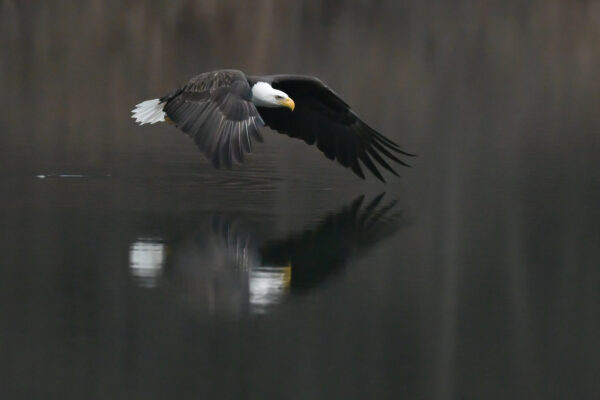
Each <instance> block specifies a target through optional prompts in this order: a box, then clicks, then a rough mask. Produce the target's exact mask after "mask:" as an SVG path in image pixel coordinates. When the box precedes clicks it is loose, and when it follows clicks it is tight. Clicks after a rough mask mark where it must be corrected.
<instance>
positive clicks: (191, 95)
mask: <svg viewBox="0 0 600 400" xmlns="http://www.w3.org/2000/svg"><path fill="white" fill-rule="evenodd" d="M251 98H252V91H251V89H250V85H249V84H248V81H247V80H246V76H245V75H244V73H242V72H241V71H235V70H222V71H214V72H207V73H204V74H201V75H198V76H195V77H193V78H192V79H190V81H189V82H188V83H187V84H186V85H185V86H184V87H182V88H181V89H179V90H177V91H176V92H175V93H173V94H171V95H169V96H165V97H164V98H162V99H160V101H161V102H162V101H164V102H166V104H165V106H164V111H165V113H166V114H167V116H168V117H169V119H170V120H171V121H173V122H174V123H175V125H176V126H177V127H178V128H179V129H181V130H182V131H184V132H186V133H187V134H189V135H190V136H191V137H192V138H193V139H194V142H196V145H197V146H198V148H199V149H200V150H201V151H202V152H203V153H204V154H205V155H206V157H208V158H209V159H210V160H211V161H212V163H213V165H214V166H215V167H219V166H220V165H221V164H223V165H225V166H226V167H228V168H231V165H232V160H233V159H234V158H235V159H236V160H237V161H239V162H242V161H243V160H244V153H245V152H251V151H252V139H256V140H258V141H259V142H262V137H261V135H260V131H259V126H262V125H264V122H263V120H262V118H261V116H260V115H259V113H258V111H257V110H256V107H255V106H254V104H253V103H252V101H251Z"/></svg>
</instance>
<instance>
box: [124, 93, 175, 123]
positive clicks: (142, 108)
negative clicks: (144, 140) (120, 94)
mask: <svg viewBox="0 0 600 400" xmlns="http://www.w3.org/2000/svg"><path fill="white" fill-rule="evenodd" d="M164 106H165V103H164V102H163V103H161V102H160V100H159V99H152V100H146V101H143V102H141V103H140V104H138V105H136V106H135V108H134V109H133V110H131V112H132V113H133V115H132V116H131V118H134V119H135V122H137V123H139V124H140V125H144V124H154V123H157V122H161V121H164V120H165V116H166V114H165V112H164V111H163V107H164Z"/></svg>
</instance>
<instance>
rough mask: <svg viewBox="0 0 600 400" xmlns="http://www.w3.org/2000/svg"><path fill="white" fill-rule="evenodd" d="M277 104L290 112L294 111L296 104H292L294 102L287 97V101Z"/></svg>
mask: <svg viewBox="0 0 600 400" xmlns="http://www.w3.org/2000/svg"><path fill="white" fill-rule="evenodd" d="M279 104H281V105H282V106H284V107H287V108H289V109H290V110H292V111H294V108H296V103H294V100H292V99H290V98H289V97H288V98H287V99H283V100H281V101H280V102H279Z"/></svg>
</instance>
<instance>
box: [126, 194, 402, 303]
mask: <svg viewBox="0 0 600 400" xmlns="http://www.w3.org/2000/svg"><path fill="white" fill-rule="evenodd" d="M399 220H400V218H399V213H398V212H397V210H396V201H383V194H381V195H379V196H377V197H376V198H374V199H373V200H371V201H370V202H365V201H364V196H360V197H358V198H357V199H355V200H354V201H353V202H351V203H350V204H348V205H346V206H344V207H342V208H341V209H339V210H338V211H336V212H332V213H329V214H327V215H325V216H324V217H323V218H322V219H321V220H320V221H319V222H317V223H316V224H314V225H313V226H310V227H308V228H306V229H305V230H303V231H301V232H297V233H294V234H291V235H289V236H287V237H284V238H280V239H272V240H267V241H264V242H262V243H260V242H257V240H255V238H254V237H253V235H252V233H251V232H250V231H249V230H248V229H246V228H244V227H243V225H242V224H241V223H240V222H239V220H238V219H229V218H225V217H222V216H212V217H209V223H208V224H206V229H204V231H202V232H200V231H194V232H193V233H192V234H188V235H183V237H181V235H177V236H180V238H179V239H177V240H173V241H171V240H169V239H168V238H166V239H160V238H156V237H141V238H138V239H137V240H136V241H135V242H134V243H132V244H131V246H130V248H129V266H130V272H131V275H132V278H133V281H134V283H135V284H136V285H137V286H140V287H144V288H155V287H156V288H160V287H164V286H167V287H168V286H171V287H172V290H173V291H175V292H177V293H179V294H180V295H184V297H186V298H187V299H188V301H193V303H194V304H195V306H196V307H198V306H200V307H202V306H203V305H204V306H206V307H207V308H208V309H209V310H210V311H212V312H216V311H218V312H227V313H230V312H233V313H234V314H237V313H242V312H245V311H249V312H251V313H257V314H261V313H265V312H267V311H269V310H270V308H271V307H272V306H273V305H275V304H279V303H281V302H282V301H283V300H284V299H286V297H287V296H288V295H290V294H291V295H294V294H300V293H306V292H308V291H310V290H311V289H313V288H315V287H318V286H320V285H322V284H323V283H324V282H326V281H328V280H329V279H330V278H331V277H333V276H335V275H336V273H337V272H339V271H341V270H343V268H344V267H345V266H346V265H347V264H348V262H349V261H351V259H352V258H356V257H359V256H361V255H362V254H363V253H364V252H365V251H367V250H368V249H370V248H372V247H373V246H374V245H375V244H376V243H378V242H379V241H381V240H383V239H385V238H386V237H389V236H391V235H392V234H393V233H394V232H395V231H396V230H397V229H398V227H399ZM163 270H164V271H163ZM198 297H200V298H198ZM192 298H193V300H190V299H192ZM224 309H226V310H224Z"/></svg>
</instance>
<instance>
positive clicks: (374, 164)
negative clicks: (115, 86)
mask: <svg viewBox="0 0 600 400" xmlns="http://www.w3.org/2000/svg"><path fill="white" fill-rule="evenodd" d="M132 112H133V116H132V118H134V119H135V120H136V122H138V123H139V124H140V125H143V124H154V123H156V122H163V121H166V122H170V123H172V124H174V125H175V126H177V127H178V128H179V129H181V130H182V131H184V132H185V133H187V134H188V135H190V136H191V137H192V138H193V140H194V142H195V143H196V145H197V146H198V148H199V149H200V150H201V151H202V152H203V153H204V155H205V156H206V157H207V158H208V159H210V160H211V161H212V163H213V165H214V166H215V167H217V168H219V167H220V166H221V165H223V166H226V167H227V168H231V166H232V163H233V160H234V159H235V160H236V161H238V162H240V163H241V162H243V160H244V153H249V152H251V151H252V141H253V140H256V141H258V142H262V141H263V138H262V136H261V134H260V128H261V127H262V126H265V125H266V126H269V127H270V128H272V129H274V130H276V131H278V132H280V133H284V134H286V135H288V136H290V137H293V138H298V139H302V140H304V141H305V142H306V143H308V144H309V145H314V144H316V146H317V148H318V149H319V150H321V151H322V152H323V154H325V156H326V157H327V158H329V159H330V160H337V161H338V162H339V163H340V164H341V165H343V166H344V167H346V168H350V169H352V171H353V172H354V173H355V174H356V175H358V176H360V177H361V178H363V179H364V178H365V175H364V173H363V170H362V166H364V167H366V168H368V169H369V171H371V173H373V175H375V176H376V177H377V178H378V179H380V180H381V181H383V182H385V180H384V178H383V176H382V174H381V172H380V171H379V169H378V167H379V168H381V167H383V168H385V169H387V170H388V171H389V172H391V173H392V174H394V175H398V174H397V173H396V171H395V170H394V168H393V167H392V166H391V165H390V161H393V162H396V163H398V164H400V165H404V166H408V164H406V162H405V161H403V160H401V159H400V158H399V157H400V156H413V154H410V153H407V152H405V151H403V150H402V149H401V148H400V147H399V146H398V145H397V144H396V143H394V142H393V141H392V140H390V139H388V138H386V137H385V136H383V135H382V134H381V133H379V132H377V131H376V130H374V129H373V128H371V127H370V126H369V125H367V124H366V123H365V122H363V121H362V120H361V119H360V118H359V117H358V116H357V115H356V114H355V113H354V111H352V109H351V108H350V106H349V105H348V104H347V103H346V102H345V101H344V100H343V99H342V98H340V97H339V96H338V95H337V94H336V93H335V92H334V91H333V90H331V89H329V88H328V87H327V86H326V85H325V84H324V83H323V82H321V80H319V79H317V78H315V77H312V76H303V75H266V76H250V75H246V74H244V73H243V72H242V71H238V70H218V71H212V72H205V73H203V74H200V75H197V76H195V77H193V78H192V79H190V80H189V81H188V83H187V84H185V85H184V86H183V87H181V88H180V89H177V90H176V91H174V92H173V93H171V94H169V95H166V96H164V97H161V98H159V99H153V100H147V101H144V102H142V103H140V104H138V105H137V106H136V107H135V109H133V111H132ZM361 164H362V166H361Z"/></svg>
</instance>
